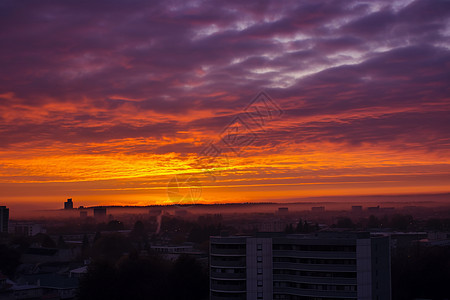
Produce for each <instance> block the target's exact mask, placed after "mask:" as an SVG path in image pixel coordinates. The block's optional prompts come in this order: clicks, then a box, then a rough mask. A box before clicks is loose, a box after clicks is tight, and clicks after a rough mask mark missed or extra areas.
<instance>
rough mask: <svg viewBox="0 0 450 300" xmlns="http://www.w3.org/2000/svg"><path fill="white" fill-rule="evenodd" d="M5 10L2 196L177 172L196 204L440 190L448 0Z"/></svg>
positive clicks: (40, 196) (125, 198) (88, 195)
mask: <svg viewBox="0 0 450 300" xmlns="http://www.w3.org/2000/svg"><path fill="white" fill-rule="evenodd" d="M0 12H1V13H0V14H1V15H2V17H1V19H0V20H1V21H0V23H1V24H2V25H1V26H0V42H1V44H2V45H4V46H2V47H1V48H0V64H1V65H2V68H1V69H0V78H1V80H0V138H1V140H2V143H1V144H0V166H1V170H2V172H1V175H0V176H1V177H0V190H1V193H0V205H6V206H8V207H14V208H15V209H19V210H20V209H21V207H20V206H21V205H25V204H26V205H30V207H36V208H37V207H45V208H55V209H57V208H62V203H63V201H65V199H67V198H73V199H74V202H75V203H76V204H75V206H76V207H77V206H78V205H88V206H92V205H153V204H178V203H175V202H177V201H174V200H173V198H171V197H170V195H171V192H174V190H171V188H173V186H171V185H170V184H171V182H173V179H174V178H180V182H185V181H186V180H189V179H190V178H195V179H196V181H195V182H194V184H192V185H189V184H188V185H187V186H184V187H183V189H181V190H180V191H182V193H186V192H188V193H191V192H192V187H193V186H194V188H196V189H199V190H200V192H198V193H197V194H196V196H195V197H194V196H192V195H190V196H189V197H190V198H189V199H190V200H189V201H192V202H195V203H230V202H265V201H268V202H277V201H279V202H280V203H282V202H288V201H291V199H299V198H305V197H327V196H364V195H404V194H412V195H413V194H445V193H449V192H450V189H449V186H450V176H449V175H450V157H449V154H448V153H450V151H449V150H450V149H449V148H450V147H449V146H450V142H449V141H450V121H449V117H448V116H449V111H450V99H449V95H450V93H449V85H448V78H450V71H449V70H450V68H449V62H450V47H449V46H450V42H449V41H450V22H449V15H450V3H449V2H448V1H420V0H416V1H409V0H408V1H393V2H392V1H376V2H368V3H365V2H361V1H349V2H346V4H345V5H344V4H342V2H339V1H320V2H315V1H314V2H313V1H306V2H297V1H292V2H283V4H281V3H279V2H276V1H266V2H261V3H246V4H240V3H238V2H220V1H218V2H216V3H215V2H200V1H198V2H197V1H191V2H188V3H185V2H173V3H172V2H171V3H168V2H152V3H147V2H141V1H135V2H132V3H125V2H110V1H99V2H95V3H85V4H81V3H79V2H77V1H66V2H64V3H62V2H51V1H39V2H35V3H28V4H24V3H19V2H17V1H4V2H2V3H1V4H0ZM446 78H447V79H446ZM261 92H263V93H264V94H263V95H266V96H267V97H268V99H270V101H271V102H270V103H272V104H273V103H275V105H276V108H277V109H278V110H275V111H276V112H277V114H276V115H271V116H270V118H269V117H268V115H265V116H266V117H268V118H267V119H265V120H264V122H263V124H261V123H260V124H258V122H253V123H252V122H251V121H250V120H251V118H247V119H245V117H248V114H246V113H248V111H246V108H248V107H249V105H251V104H252V103H255V102H252V101H254V100H255V99H258V98H257V97H259V96H260V95H261ZM255 97H256V98H255ZM250 107H251V106H250ZM272 108H273V107H272ZM278 113H279V114H278ZM236 117H240V118H241V119H240V120H241V124H240V125H241V127H239V128H237V127H236V128H235V127H233V125H234V124H236V123H235V121H236ZM253 121H254V120H253ZM261 125H262V126H261ZM230 128H233V130H240V131H239V133H240V132H243V131H244V132H245V135H243V136H242V137H245V138H246V139H245V141H246V142H244V143H241V144H240V145H239V149H238V150H239V151H235V150H236V149H231V147H227V146H230V145H229V144H226V143H225V144H224V142H223V141H224V139H226V138H227V137H229V135H230V132H229V129H230ZM242 130H243V131H242ZM235 133H236V131H235ZM249 137H252V138H249ZM210 143H212V144H214V145H222V147H221V148H220V149H221V152H220V154H217V155H216V156H214V158H217V159H218V162H216V163H215V164H214V165H213V167H211V165H210V164H208V165H205V164H201V163H200V164H199V160H201V157H202V151H203V150H204V149H205V147H208V145H211V144H210ZM192 176H193V177H192ZM177 192H178V191H175V194H176V193H177ZM180 193H181V192H180ZM168 194H169V197H168ZM172 194H173V193H172ZM183 199H184V198H183ZM446 199H447V200H445V199H444V200H442V202H443V203H446V204H448V198H446ZM183 201H184V200H183ZM182 204H183V203H182Z"/></svg>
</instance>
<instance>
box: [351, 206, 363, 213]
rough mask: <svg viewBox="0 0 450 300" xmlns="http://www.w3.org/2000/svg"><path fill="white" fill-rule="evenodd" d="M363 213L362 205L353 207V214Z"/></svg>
mask: <svg viewBox="0 0 450 300" xmlns="http://www.w3.org/2000/svg"><path fill="white" fill-rule="evenodd" d="M361 212H362V206H361V205H353V206H352V213H361Z"/></svg>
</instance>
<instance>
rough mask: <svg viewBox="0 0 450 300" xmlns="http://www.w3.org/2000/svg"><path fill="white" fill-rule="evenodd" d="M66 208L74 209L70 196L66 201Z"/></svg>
mask: <svg viewBox="0 0 450 300" xmlns="http://www.w3.org/2000/svg"><path fill="white" fill-rule="evenodd" d="M64 209H73V202H72V198H69V199H67V201H66V202H64Z"/></svg>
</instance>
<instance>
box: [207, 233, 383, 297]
mask: <svg viewBox="0 0 450 300" xmlns="http://www.w3.org/2000/svg"><path fill="white" fill-rule="evenodd" d="M389 244H390V242H389V237H386V236H370V234H369V233H341V232H321V233H316V234H291V235H286V234H259V235H255V236H230V237H225V236H221V237H211V240H210V280H211V282H210V284H211V285H210V286H211V288H210V299H211V300H216V299H247V300H250V299H252V300H253V299H255V300H256V299H263V300H268V299H295V300H304V299H305V300H306V299H308V300H332V299H333V300H334V299H341V300H343V299H348V300H350V299H360V300H369V299H371V300H372V299H379V300H381V299H383V300H389V299H391V280H390V278H391V276H390V245H389Z"/></svg>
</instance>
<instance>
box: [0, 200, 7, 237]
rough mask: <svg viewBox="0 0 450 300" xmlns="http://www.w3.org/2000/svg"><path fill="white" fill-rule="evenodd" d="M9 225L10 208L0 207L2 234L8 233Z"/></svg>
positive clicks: (0, 230)
mask: <svg viewBox="0 0 450 300" xmlns="http://www.w3.org/2000/svg"><path fill="white" fill-rule="evenodd" d="M8 224H9V208H7V207H6V206H0V233H1V232H5V233H7V232H8Z"/></svg>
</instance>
